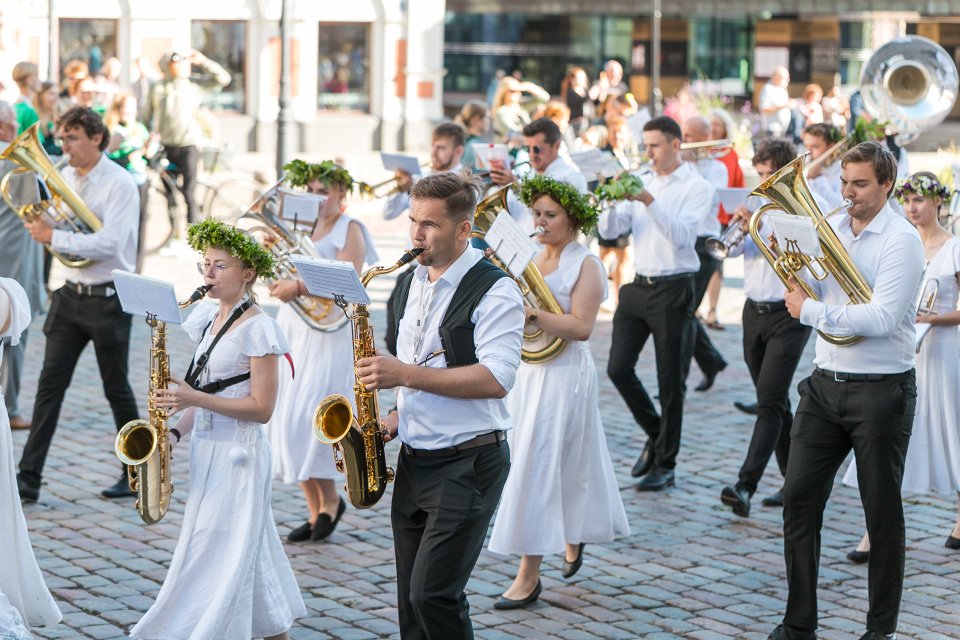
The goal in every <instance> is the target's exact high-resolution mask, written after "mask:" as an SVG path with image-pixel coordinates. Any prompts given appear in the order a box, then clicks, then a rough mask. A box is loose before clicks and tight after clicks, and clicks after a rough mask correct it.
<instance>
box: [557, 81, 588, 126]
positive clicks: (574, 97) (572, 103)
mask: <svg viewBox="0 0 960 640" xmlns="http://www.w3.org/2000/svg"><path fill="white" fill-rule="evenodd" d="M560 95H561V96H563V101H564V103H565V104H566V105H567V108H568V109H569V110H570V127H571V129H573V133H574V134H576V135H579V134H580V133H581V132H582V131H583V130H585V129H586V127H587V124H588V123H589V122H590V119H591V118H592V117H593V100H592V99H591V97H590V87H589V80H588V79H587V72H586V71H584V70H583V68H582V67H571V68H570V70H569V71H567V76H566V77H565V78H564V79H563V82H562V83H561V84H560Z"/></svg>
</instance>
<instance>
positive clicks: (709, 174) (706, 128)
mask: <svg viewBox="0 0 960 640" xmlns="http://www.w3.org/2000/svg"><path fill="white" fill-rule="evenodd" d="M681 130H682V132H683V141H684V142H706V141H707V140H709V139H710V132H711V129H710V121H709V120H707V119H706V118H704V117H703V116H694V117H693V118H687V119H686V120H684V121H683V126H682V127H681ZM683 157H684V160H685V161H687V162H690V163H691V164H693V166H694V167H695V168H696V170H697V173H699V174H700V176H701V177H702V178H703V179H704V180H706V181H707V182H708V183H709V184H710V186H711V187H712V189H713V192H712V195H711V197H712V198H713V200H712V203H711V206H710V208H709V210H708V211H707V214H706V216H704V218H703V220H701V221H700V226H699V228H698V229H697V244H696V250H697V257H698V258H699V259H700V268H699V269H698V270H697V274H696V275H695V276H694V278H693V286H694V293H693V310H694V313H696V311H697V309H699V308H700V303H702V302H703V296H704V295H706V293H707V285H708V284H710V278H711V277H713V274H714V273H716V271H717V270H718V269H719V268H720V265H721V261H720V260H717V259H715V258H713V257H712V256H711V255H710V254H709V253H708V252H707V249H706V244H705V243H706V241H707V238H711V237H717V236H719V235H720V219H719V218H717V214H718V213H719V209H720V196H719V195H718V194H717V189H724V188H726V186H727V181H728V180H729V175H728V174H727V167H726V165H724V164H723V163H722V162H720V161H719V160H715V159H713V158H710V157H704V158H697V157H696V155H695V154H694V153H693V152H691V151H685V152H684V153H683ZM693 323H694V324H693V328H694V330H695V331H696V338H695V341H694V344H693V359H694V360H696V362H697V366H698V367H700V371H702V372H703V380H702V381H701V382H700V384H698V385H697V386H696V387H694V389H693V390H694V391H706V390H708V389H709V388H710V387H712V386H713V381H714V379H715V378H716V377H717V374H718V373H720V372H721V371H723V370H724V369H726V368H727V361H726V360H724V359H723V356H722V355H720V352H719V351H717V348H716V347H715V346H713V342H711V341H710V336H708V335H707V330H706V329H705V328H704V326H703V323H702V322H700V320H699V319H697V317H696V315H694V318H693Z"/></svg>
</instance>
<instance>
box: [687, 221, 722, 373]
mask: <svg viewBox="0 0 960 640" xmlns="http://www.w3.org/2000/svg"><path fill="white" fill-rule="evenodd" d="M708 237H709V236H700V237H698V238H697V244H696V249H697V256H698V257H699V258H700V270H699V271H697V272H696V274H694V276H693V285H694V293H693V309H692V310H691V312H690V321H691V322H692V323H693V329H694V331H695V332H696V333H695V335H694V340H693V359H694V360H696V362H697V366H698V367H700V371H703V372H704V373H709V372H712V371H719V370H720V369H721V368H722V367H723V366H724V365H726V364H727V362H726V360H724V359H723V356H722V355H721V354H720V352H719V351H717V348H716V347H715V346H713V343H712V342H711V341H710V336H708V335H707V330H706V328H704V326H703V323H702V322H700V321H699V320H697V318H696V316H695V315H694V314H696V312H697V309H699V308H700V303H702V302H703V296H704V295H706V293H707V285H709V284H710V278H711V277H712V276H713V274H714V272H715V271H716V270H717V269H719V268H720V264H721V263H720V261H719V260H716V259H715V258H711V257H710V254H709V253H707V249H706V245H705V243H706V241H707V238H708Z"/></svg>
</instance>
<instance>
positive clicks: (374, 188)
mask: <svg viewBox="0 0 960 640" xmlns="http://www.w3.org/2000/svg"><path fill="white" fill-rule="evenodd" d="M429 166H430V163H429V162H424V163H423V164H421V165H420V168H421V169H426V168H427V167H429ZM396 181H397V176H393V177H392V178H388V179H387V180H384V181H382V182H378V183H376V184H369V183H366V182H358V183H357V191H358V192H359V193H360V197H361V198H363V199H364V200H379V199H380V198H387V197H390V196H392V195H394V194H396V193H399V192H400V190H399V189H398V188H397V185H393V186H392V187H391V188H390V190H389V191H386V192H384V193H379V190H380V189H382V188H384V187H386V186H387V185H388V184H390V183H391V182H396Z"/></svg>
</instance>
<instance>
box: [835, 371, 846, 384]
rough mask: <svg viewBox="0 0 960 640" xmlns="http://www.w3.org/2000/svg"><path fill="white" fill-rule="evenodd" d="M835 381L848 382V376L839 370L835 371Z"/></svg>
mask: <svg viewBox="0 0 960 640" xmlns="http://www.w3.org/2000/svg"><path fill="white" fill-rule="evenodd" d="M833 381H834V382H846V381H847V377H846V376H844V375H842V374H841V373H840V372H839V371H834V372H833Z"/></svg>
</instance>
